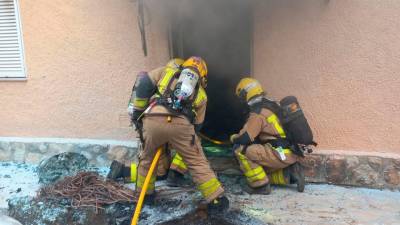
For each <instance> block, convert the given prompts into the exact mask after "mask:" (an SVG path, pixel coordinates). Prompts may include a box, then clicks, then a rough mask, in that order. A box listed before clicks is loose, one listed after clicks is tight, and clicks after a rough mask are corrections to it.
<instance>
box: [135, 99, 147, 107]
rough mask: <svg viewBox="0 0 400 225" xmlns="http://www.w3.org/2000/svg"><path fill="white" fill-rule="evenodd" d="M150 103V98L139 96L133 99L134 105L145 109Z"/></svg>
mask: <svg viewBox="0 0 400 225" xmlns="http://www.w3.org/2000/svg"><path fill="white" fill-rule="evenodd" d="M148 103H149V99H148V98H138V97H135V99H134V100H133V106H134V107H135V108H137V109H144V108H145V107H146V106H147V105H148Z"/></svg>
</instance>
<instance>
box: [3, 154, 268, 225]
mask: <svg viewBox="0 0 400 225" xmlns="http://www.w3.org/2000/svg"><path fill="white" fill-rule="evenodd" d="M37 172H38V174H39V182H40V183H41V184H42V187H41V189H40V190H39V191H38V193H37V196H36V197H28V196H27V197H17V198H13V199H10V200H9V201H8V206H9V207H8V214H9V216H11V217H13V218H15V219H17V220H18V221H19V222H21V223H22V224H24V225H25V224H26V225H65V224H76V225H89V224H90V225H92V224H96V225H129V224H131V219H132V216H133V212H134V210H135V207H136V200H137V199H136V196H137V195H136V194H135V192H134V189H133V188H132V187H131V186H129V185H124V184H120V183H116V182H113V181H109V180H106V179H105V177H104V176H102V175H101V174H99V173H98V171H97V170H96V168H92V167H90V166H89V165H88V160H87V159H86V158H85V157H84V156H83V155H80V154H77V153H62V154H59V155H56V156H53V157H51V158H49V159H47V160H45V161H43V162H42V163H40V165H39V167H38V169H37ZM222 180H225V181H226V182H227V183H229V184H228V185H227V186H229V187H233V186H234V185H231V184H235V183H238V182H237V177H231V178H230V177H224V179H222ZM232 192H233V193H235V192H238V189H237V188H236V190H232ZM201 205H202V204H201V195H200V194H199V193H198V192H197V191H196V190H195V189H194V187H191V188H189V187H187V188H171V187H168V186H167V185H166V184H165V183H164V182H157V197H156V199H155V204H154V205H145V206H144V207H143V209H142V213H141V215H140V221H139V224H160V225H163V224H165V225H168V224H173V225H180V224H185V225H190V224H192V225H200V224H201V225H203V224H204V225H214V224H219V225H231V224H232V225H234V224H255V225H257V224H265V223H263V222H261V221H258V220H256V219H253V218H251V217H249V216H247V215H245V214H244V213H242V212H241V211H240V210H238V209H234V210H231V211H228V212H227V214H226V215H224V216H223V217H218V218H213V217H209V216H208V215H207V213H206V212H205V210H204V209H203V208H202V207H201Z"/></svg>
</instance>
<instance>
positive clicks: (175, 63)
mask: <svg viewBox="0 0 400 225" xmlns="http://www.w3.org/2000/svg"><path fill="white" fill-rule="evenodd" d="M183 63H184V60H183V59H181V58H174V59H171V60H170V61H169V62H168V63H167V64H166V66H165V67H161V68H158V69H156V70H154V71H152V72H150V74H151V75H149V73H147V72H140V73H139V74H138V76H137V78H136V82H135V85H134V87H133V90H132V95H131V99H130V101H129V104H128V113H129V115H130V116H131V121H132V124H134V125H135V128H136V130H137V131H138V133H139V136H141V135H140V132H141V129H142V125H143V124H142V122H141V120H140V117H141V115H142V114H143V112H144V110H145V109H146V108H147V107H148V105H149V101H150V98H151V97H152V96H153V95H154V93H155V90H156V85H157V83H155V82H156V80H157V79H159V77H157V76H160V74H161V71H180V70H181V67H182V64H183ZM141 139H142V138H141ZM141 151H142V145H140V146H139V154H140V152H141ZM168 151H169V150H168V149H166V148H165V149H164V150H163V152H164V153H165V152H168ZM175 158H176V159H175ZM172 162H175V164H171V158H170V157H168V154H162V155H161V157H160V159H159V163H158V167H157V180H164V179H166V178H167V175H168V171H169V169H170V166H171V169H172V170H175V171H176V172H175V171H172V172H171V174H172V175H171V176H170V177H171V178H174V179H173V180H172V179H171V178H170V179H169V184H171V185H172V186H176V185H174V184H175V183H176V184H178V185H179V183H184V179H183V174H184V173H185V172H186V170H183V169H180V168H185V169H186V166H185V165H184V164H183V161H182V157H180V156H179V155H178V154H176V155H175V157H174V160H172ZM178 171H179V172H178ZM180 171H182V172H181V173H180ZM107 178H108V179H113V180H116V179H118V178H124V181H125V182H127V183H131V182H133V183H135V182H136V178H137V164H136V163H135V162H119V161H116V160H114V161H113V162H112V163H111V166H110V172H109V173H108V175H107Z"/></svg>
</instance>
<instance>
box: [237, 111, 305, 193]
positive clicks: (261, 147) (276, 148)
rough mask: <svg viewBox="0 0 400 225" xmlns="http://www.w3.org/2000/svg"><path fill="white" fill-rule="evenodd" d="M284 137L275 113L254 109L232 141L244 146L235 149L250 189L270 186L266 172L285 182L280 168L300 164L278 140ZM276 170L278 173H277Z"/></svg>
mask: <svg viewBox="0 0 400 225" xmlns="http://www.w3.org/2000/svg"><path fill="white" fill-rule="evenodd" d="M285 137H286V134H285V131H284V129H283V128H282V126H281V123H280V121H279V119H278V116H277V115H276V114H275V113H273V112H272V111H271V110H270V109H267V108H258V109H257V110H252V112H251V113H250V115H249V118H248V119H247V122H246V124H245V125H244V127H243V128H242V129H241V131H240V132H239V134H238V135H236V136H235V138H234V139H233V143H234V144H239V145H241V147H240V148H238V149H236V150H235V155H236V157H237V158H238V160H239V164H240V168H241V169H242V171H243V173H244V175H245V176H246V178H247V181H248V183H249V185H250V186H252V187H258V186H262V185H265V184H266V183H268V181H269V179H268V176H267V173H270V174H269V175H271V176H273V177H272V179H274V177H276V176H279V179H278V180H283V178H282V176H283V174H282V171H281V170H280V171H279V169H283V168H285V167H287V166H289V165H291V164H293V163H295V162H296V161H297V158H298V157H297V156H296V155H295V154H293V153H292V151H291V150H290V149H289V148H288V146H284V145H282V144H281V143H277V142H276V141H275V140H278V139H280V138H285ZM274 171H278V172H279V174H274ZM275 183H276V182H275ZM281 183H283V181H282V182H281Z"/></svg>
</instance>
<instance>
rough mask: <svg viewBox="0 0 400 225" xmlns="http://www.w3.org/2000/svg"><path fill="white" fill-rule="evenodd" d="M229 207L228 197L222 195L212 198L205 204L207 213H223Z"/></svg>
mask: <svg viewBox="0 0 400 225" xmlns="http://www.w3.org/2000/svg"><path fill="white" fill-rule="evenodd" d="M228 209H229V199H228V198H227V197H225V196H224V195H222V196H219V197H218V198H216V199H214V200H212V201H211V202H210V203H208V204H207V211H208V214H209V215H219V214H223V213H225V212H226V211H227V210H228Z"/></svg>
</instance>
